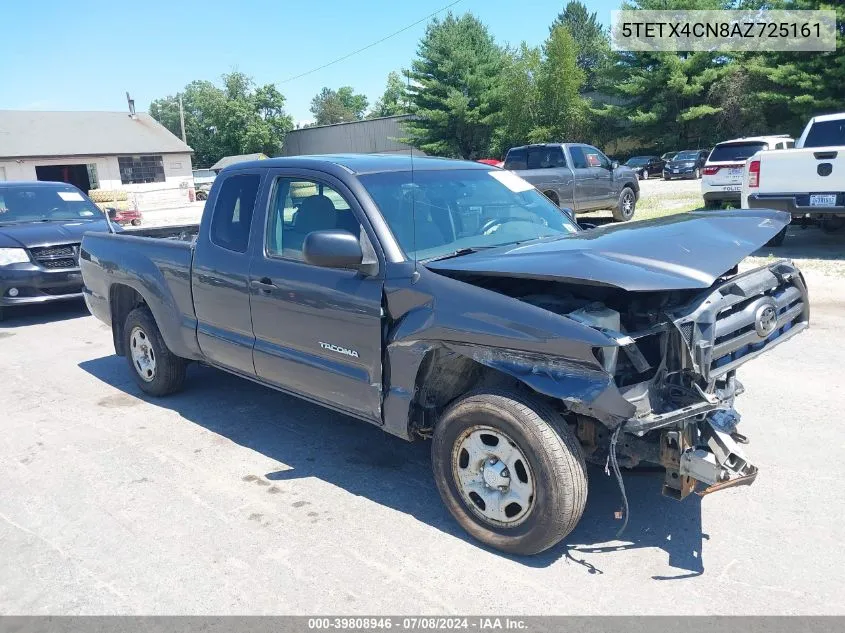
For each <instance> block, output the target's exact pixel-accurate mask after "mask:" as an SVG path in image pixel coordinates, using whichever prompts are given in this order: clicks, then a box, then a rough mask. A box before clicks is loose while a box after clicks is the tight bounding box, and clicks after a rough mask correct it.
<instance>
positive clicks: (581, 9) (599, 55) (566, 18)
mask: <svg viewBox="0 0 845 633" xmlns="http://www.w3.org/2000/svg"><path fill="white" fill-rule="evenodd" d="M557 26H565V27H566V28H567V29H568V30H569V33H570V34H571V35H572V38H573V39H574V40H575V46H576V47H577V51H578V52H577V54H576V57H577V64H578V68H580V69H581V70H582V71H583V72H584V87H583V90H584V91H585V92H591V91H593V90H595V89H596V88H597V77H598V75H599V74H600V73H601V71H602V69H603V68H604V67H605V66H606V65H607V63H608V58H609V56H610V41H609V39H608V35H607V32H606V31H605V28H604V27H603V26H602V25H601V22H599V20H598V17H597V15H596V13H595V12H593V13H590V12H589V11H587V7H585V6H584V5H583V4H582V3H581V2H579V1H578V0H571V1H570V2H568V3H567V4H566V6H565V7H564V9H563V11H562V12H561V13H559V14H558V16H557V18H555V21H554V22H552V25H551V27H550V28H549V32H550V33H551V32H552V31H554V29H555V27H557Z"/></svg>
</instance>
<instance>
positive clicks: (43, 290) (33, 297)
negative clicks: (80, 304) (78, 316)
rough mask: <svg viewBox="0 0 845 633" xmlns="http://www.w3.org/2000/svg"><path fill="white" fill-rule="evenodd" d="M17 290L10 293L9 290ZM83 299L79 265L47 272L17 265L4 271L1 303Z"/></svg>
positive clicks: (12, 304)
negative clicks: (11, 294)
mask: <svg viewBox="0 0 845 633" xmlns="http://www.w3.org/2000/svg"><path fill="white" fill-rule="evenodd" d="M12 289H14V291H13V294H15V296H10V294H9V291H10V290H12ZM80 298H82V273H81V272H80V271H79V269H78V268H71V269H68V270H61V271H46V270H42V269H41V268H39V267H37V266H35V265H32V264H25V265H13V266H8V267H5V268H4V269H3V270H2V271H0V306H19V305H31V304H35V303H47V302H51V301H68V300H73V299H80Z"/></svg>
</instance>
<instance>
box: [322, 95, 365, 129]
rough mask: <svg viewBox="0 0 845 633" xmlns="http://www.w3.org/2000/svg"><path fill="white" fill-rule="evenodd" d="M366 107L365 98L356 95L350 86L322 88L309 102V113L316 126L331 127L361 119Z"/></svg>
mask: <svg viewBox="0 0 845 633" xmlns="http://www.w3.org/2000/svg"><path fill="white" fill-rule="evenodd" d="M367 105H368V101H367V97H365V96H364V95H362V94H357V93H356V92H355V90H353V88H352V87H351V86H342V87H340V88H338V89H337V90H332V89H331V88H323V89H322V90H321V91H320V92H319V94H317V95H315V97H314V98H313V99H312V100H311V113H312V114H313V115H314V119H315V121H316V124H317V125H331V124H332V123H344V122H346V121H359V120H361V119H363V118H364V111H365V110H366V109H367Z"/></svg>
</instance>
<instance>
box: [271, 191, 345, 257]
mask: <svg viewBox="0 0 845 633" xmlns="http://www.w3.org/2000/svg"><path fill="white" fill-rule="evenodd" d="M270 200H271V204H270V212H269V214H268V216H267V222H268V224H267V233H266V235H267V237H266V243H265V249H266V252H267V255H268V256H269V257H282V258H284V259H293V260H297V261H304V257H303V256H302V245H303V243H304V242H305V237H306V236H307V235H308V234H309V233H311V232H312V231H326V230H329V229H343V230H345V231H349V232H350V233H352V234H353V235H354V236H355V237H358V238H360V236H361V224H360V223H359V222H358V219H357V218H356V217H355V214H354V213H353V211H352V209H351V208H350V207H349V204H348V203H347V202H346V200H345V199H344V198H343V196H341V195H340V194H339V193H338V192H337V191H335V190H334V189H332V188H331V187H329V186H328V185H325V184H323V183H321V182H316V181H313V180H302V179H299V178H277V179H276V182H275V184H274V185H273V193H272V195H271V198H270Z"/></svg>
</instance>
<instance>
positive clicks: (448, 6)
mask: <svg viewBox="0 0 845 633" xmlns="http://www.w3.org/2000/svg"><path fill="white" fill-rule="evenodd" d="M460 1H461V0H455V1H454V2H453V3H451V4H447V5H446V6H445V7H441V8H440V9H437V11H435V12H434V13H429V14H428V15H427V16H425V17H424V18H422V19H420V20H417V21H416V22H414V23H413V24H409V25H408V26H406V27H403V28H401V29H399V30H398V31H395V32H393V33H391V34H390V35H387V36H385V37H383V38H381V39H380V40H378V41H375V42H373V43H372V44H367V45H366V46H364V47H363V48H359V49H358V50H356V51H352V52H351V53H348V54H346V55H344V56H343V57H338V58H337V59H333V60H332V61H330V62H329V63H328V64H323V65H322V66H318V67H317V68H312V69H311V70H308V71H306V72H304V73H302V74H299V75H295V76H293V77H288V78H287V79H285V80H284V81H281V82H279V83H283V84H286V83H287V82H289V81H293V80H294V79H299V78H300V77H305V76H306V75H310V74H311V73H315V72H317V71H318V70H323V68H328V67H329V66H332V65H334V64H336V63H338V62H342V61H343V60H344V59H349V58H350V57H352V56H353V55H357V54H358V53H362V52H363V51H365V50H367V49H368V48H372V47H373V46H377V45H378V44H381V43H382V42H385V41H387V40H389V39H390V38H391V37H395V36H397V35H399V34H400V33H404V32H405V31H407V30H408V29H412V28H414V27H415V26H416V25H417V24H421V23H422V22H425V21H426V20H428V19H429V18H433V17H434V16H435V15H437V14H438V13H441V12H443V11H445V10H446V9H451V8H452V7H454V6H455V5H456V4H458V3H459V2H460Z"/></svg>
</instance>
